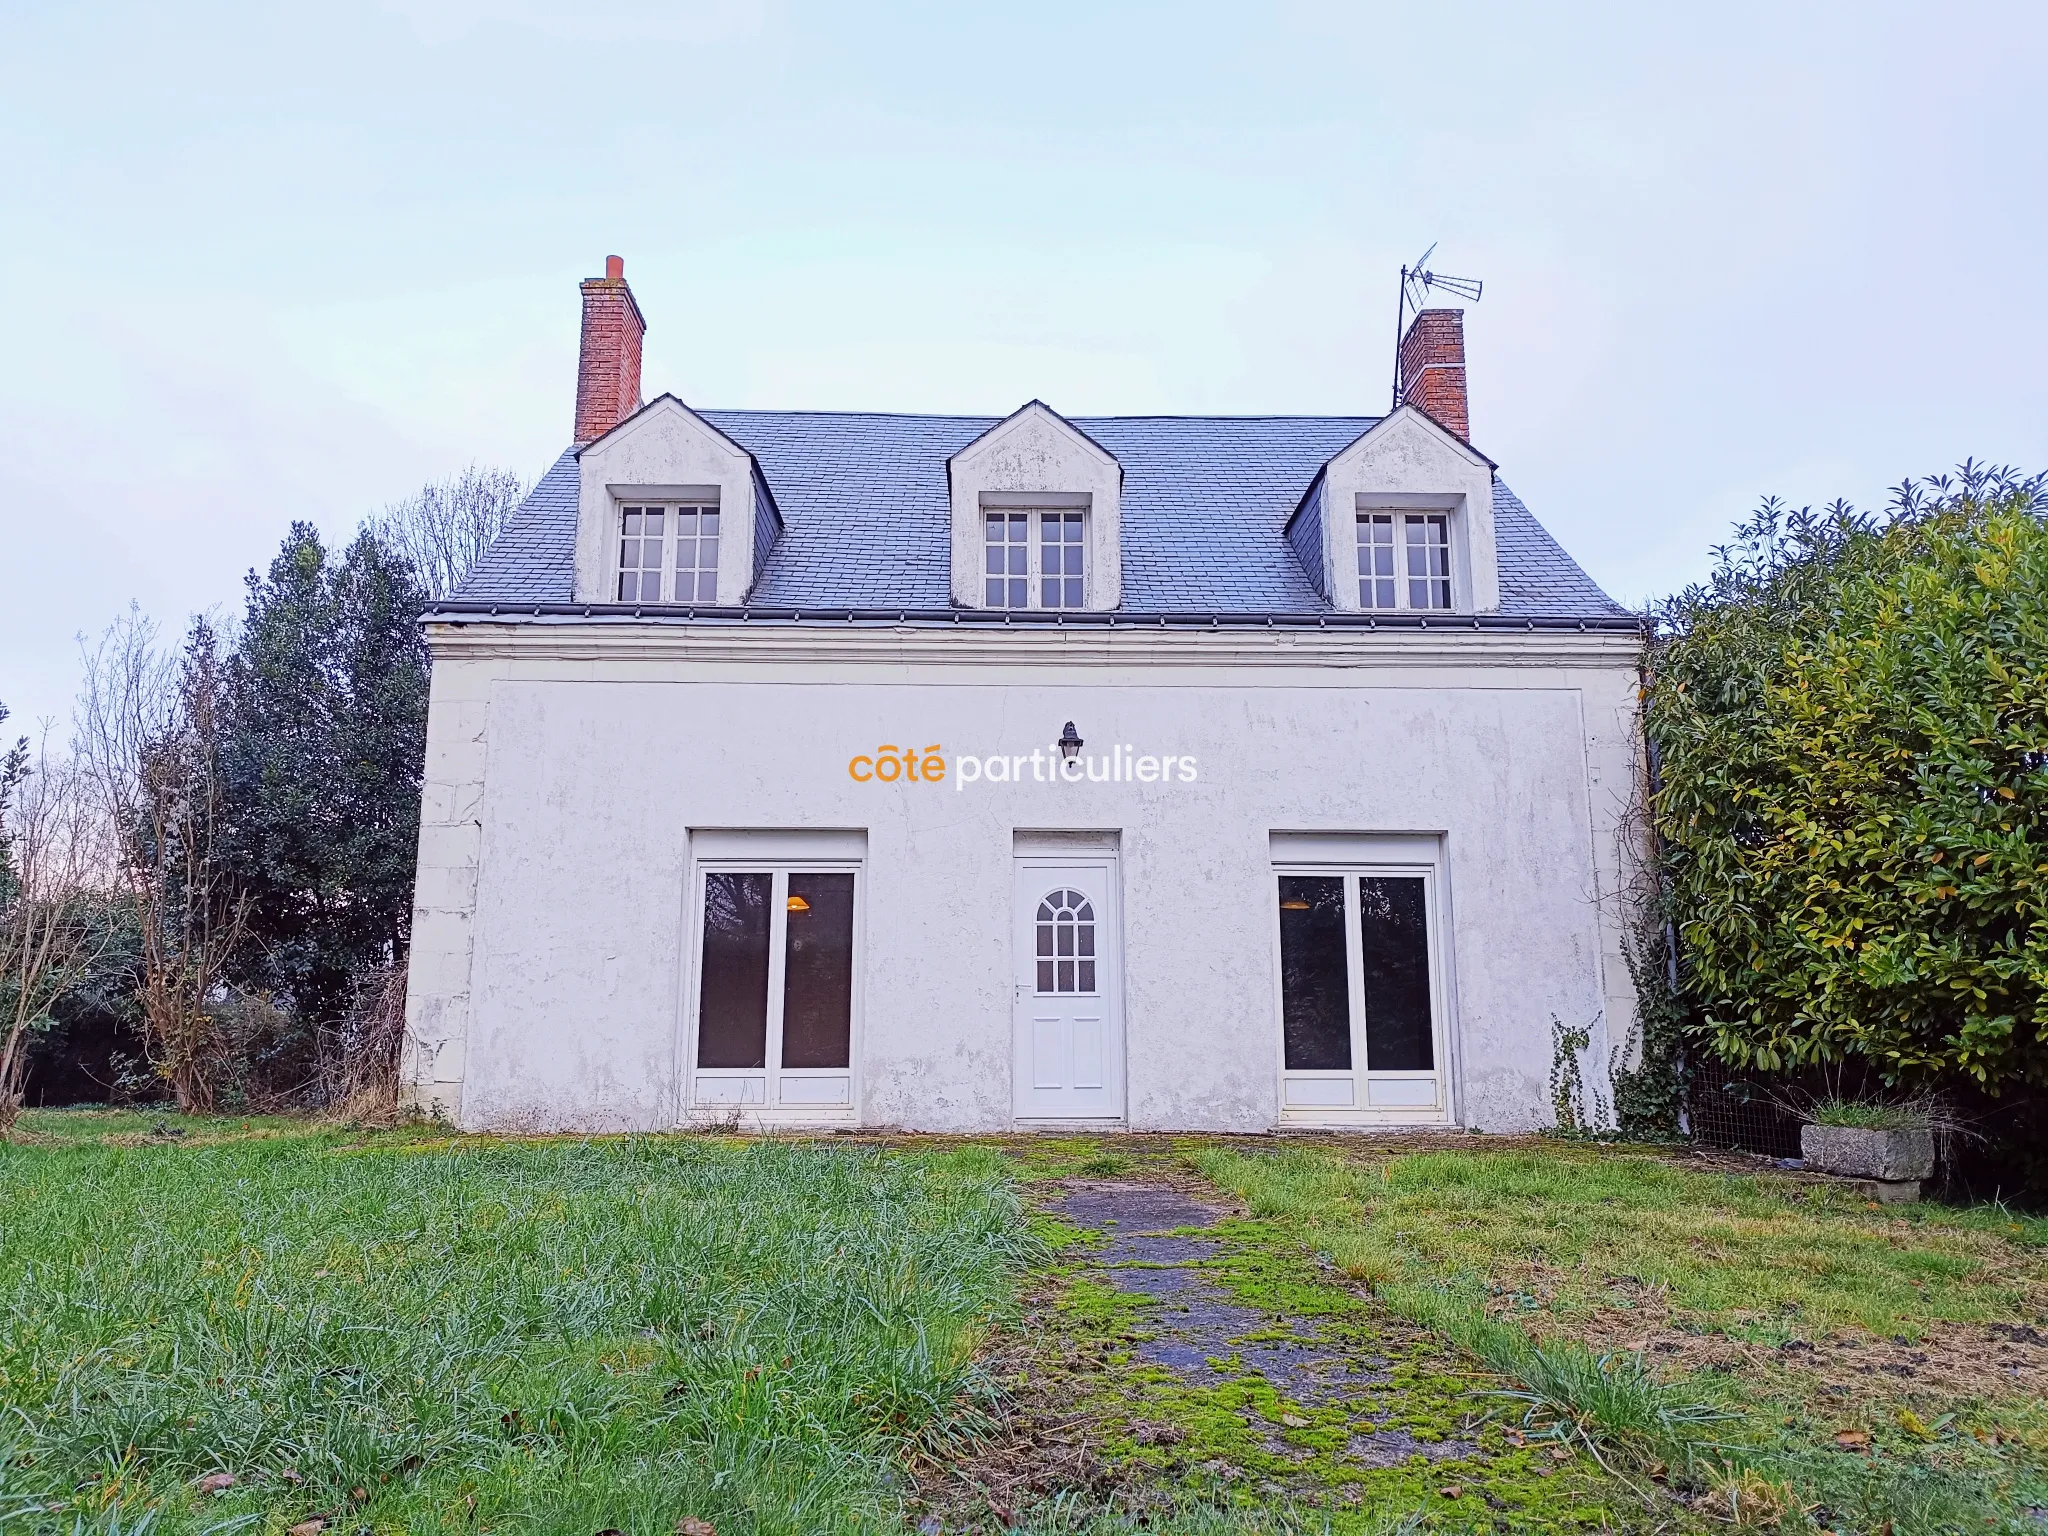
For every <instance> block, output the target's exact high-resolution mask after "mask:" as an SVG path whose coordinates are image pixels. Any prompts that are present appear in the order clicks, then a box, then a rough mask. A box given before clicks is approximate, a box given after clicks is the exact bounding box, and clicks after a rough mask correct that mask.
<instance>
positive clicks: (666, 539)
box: [609, 492, 730, 608]
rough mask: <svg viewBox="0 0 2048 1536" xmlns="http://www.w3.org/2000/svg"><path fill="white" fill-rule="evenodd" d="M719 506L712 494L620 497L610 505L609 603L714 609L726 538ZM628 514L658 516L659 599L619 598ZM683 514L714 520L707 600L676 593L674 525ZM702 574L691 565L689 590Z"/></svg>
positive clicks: (677, 572)
mask: <svg viewBox="0 0 2048 1536" xmlns="http://www.w3.org/2000/svg"><path fill="white" fill-rule="evenodd" d="M719 502H720V498H719V497H718V495H717V494H716V493H715V492H714V493H713V494H711V495H708V496H706V495H691V496H665V497H664V496H647V497H636V498H626V497H621V498H619V499H618V500H616V501H614V502H613V504H612V531H611V547H610V552H609V553H610V560H611V587H610V590H611V594H612V595H611V601H612V602H615V603H630V604H632V605H634V606H635V607H638V606H640V605H642V604H659V605H660V606H662V607H664V608H692V607H706V606H712V605H715V604H716V603H717V601H718V572H719V565H721V564H723V562H724V560H725V551H726V544H727V541H728V539H729V537H730V530H729V529H728V528H727V524H728V522H729V521H730V519H728V518H727V517H726V516H725V509H724V508H723V507H722V506H721V505H720V504H719ZM629 512H640V513H646V512H659V513H661V514H662V547H661V569H660V575H661V595H660V596H659V597H625V596H622V595H621V594H620V591H619V588H620V586H621V584H622V583H623V582H624V580H625V576H626V568H625V562H624V559H623V554H624V551H623V549H622V545H623V544H624V541H625V537H626V534H625V525H626V514H627V513H629ZM685 512H689V513H705V512H709V513H711V514H712V515H713V516H715V517H716V518H717V519H718V535H717V537H718V560H717V562H715V563H714V564H713V565H712V567H711V570H710V572H709V574H710V577H711V594H712V595H711V596H710V597H699V596H697V595H696V593H695V591H694V590H693V591H692V593H691V595H690V596H688V597H683V596H679V595H678V594H677V592H676V582H677V580H678V578H679V576H680V574H681V572H680V569H679V568H678V566H677V564H676V554H677V548H678V546H679V545H680V544H681V542H682V541H681V539H680V538H679V537H678V529H677V524H678V519H679V517H680V514H682V513H685ZM691 542H692V543H693V544H697V543H700V542H701V541H700V540H699V539H698V538H697V537H696V536H694V535H693V536H692V540H691ZM704 574H705V572H704V570H703V568H702V567H701V566H696V565H692V566H691V567H690V575H691V586H692V588H693V589H694V588H695V586H696V585H697V578H698V577H700V576H702V575H704Z"/></svg>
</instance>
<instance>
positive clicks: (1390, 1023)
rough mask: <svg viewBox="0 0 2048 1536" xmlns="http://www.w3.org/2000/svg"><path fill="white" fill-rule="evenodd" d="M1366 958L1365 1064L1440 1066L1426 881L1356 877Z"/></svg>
mask: <svg viewBox="0 0 2048 1536" xmlns="http://www.w3.org/2000/svg"><path fill="white" fill-rule="evenodd" d="M1358 909H1359V938H1360V939H1361V940H1362V947H1363V950H1364V957H1365V1064H1366V1066H1367V1067H1368V1068H1369V1069H1372V1070H1374V1071H1380V1072H1423V1071H1428V1070H1429V1069H1430V1068H1432V1067H1434V1066H1435V1065H1436V1052H1435V1049H1434V1047H1433V1046H1432V1045H1431V1043H1430V1019H1429V931H1428V925H1427V919H1426V918H1425V916H1424V913H1425V911H1426V910H1427V907H1426V903H1425V902H1424V900H1423V893H1422V882H1421V881H1420V880H1419V879H1416V878H1414V877H1412V876H1410V877H1406V878H1393V879H1380V878H1376V877H1372V876H1366V877H1363V878H1361V879H1360V880H1359V882H1358Z"/></svg>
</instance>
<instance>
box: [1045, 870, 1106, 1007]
mask: <svg viewBox="0 0 2048 1536" xmlns="http://www.w3.org/2000/svg"><path fill="white" fill-rule="evenodd" d="M1037 926H1038V954H1037V959H1038V992H1039V995H1040V996H1041V997H1049V996H1053V995H1055V994H1058V993H1062V992H1065V993H1091V992H1093V991H1094V990H1095V907H1094V904H1093V903H1092V902H1090V901H1089V900H1088V898H1087V897H1086V896H1083V895H1082V894H1081V893H1080V892H1079V891H1069V890H1058V891H1049V892H1047V893H1046V896H1045V899H1044V900H1042V901H1041V902H1039V904H1038V917H1037Z"/></svg>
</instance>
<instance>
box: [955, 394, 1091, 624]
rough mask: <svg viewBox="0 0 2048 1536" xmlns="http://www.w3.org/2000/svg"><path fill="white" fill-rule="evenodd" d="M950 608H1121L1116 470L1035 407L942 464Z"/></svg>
mask: <svg viewBox="0 0 2048 1536" xmlns="http://www.w3.org/2000/svg"><path fill="white" fill-rule="evenodd" d="M946 478H947V481H948V486H949V490H950V492H951V500H952V503H953V582H952V589H953V601H954V602H955V603H957V604H959V605H960V606H961V607H963V608H994V609H1003V610H1007V611H1013V612H1014V611H1019V610H1031V609H1037V610H1041V611H1053V612H1077V611H1100V610H1103V609H1110V608H1115V607H1116V606H1117V605H1118V604H1119V603H1120V602H1121V601H1122V589H1123V558H1122V550H1121V548H1120V540H1121V538H1122V519H1121V507H1122V499H1123V483H1124V471H1123V466H1122V465H1121V464H1119V463H1118V462H1117V460H1116V456H1115V455H1114V454H1112V453H1110V452H1109V451H1108V450H1107V449H1106V448H1104V447H1103V446H1102V445H1101V444H1100V443H1098V442H1096V441H1095V440H1094V439H1093V438H1092V437H1090V436H1088V434H1087V433H1085V432H1083V431H1082V430H1081V429H1080V428H1079V427H1077V426H1075V425H1074V424H1073V423H1072V422H1070V421H1068V420H1067V419H1066V418H1065V417H1063V416H1061V415H1060V414H1059V413H1058V412H1057V411H1054V410H1053V409H1052V408H1051V407H1049V406H1047V405H1045V404H1043V403H1042V402H1040V401H1037V400H1033V401H1031V402H1030V403H1029V404H1027V405H1025V406H1024V407H1023V408H1021V409H1020V410H1018V411H1016V412H1014V413H1012V414H1011V415H1009V416H1006V417H1004V418H1003V419H1002V420H1001V421H999V422H997V423H996V424H995V425H994V426H992V427H990V428H989V429H988V430H987V431H986V432H984V433H982V434H981V436H979V437H977V438H975V439H974V441H973V442H971V443H969V444H968V445H967V446H966V447H964V448H962V449H961V450H960V451H959V452H957V453H955V454H954V455H953V456H952V457H951V458H949V459H948V460H947V461H946Z"/></svg>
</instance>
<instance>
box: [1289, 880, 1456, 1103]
mask: <svg viewBox="0 0 2048 1536" xmlns="http://www.w3.org/2000/svg"><path fill="white" fill-rule="evenodd" d="M1434 878H1435V877H1434V873H1433V871H1431V870H1429V869H1428V868H1419V869H1414V870H1412V871H1410V870H1406V869H1401V868H1399V867H1398V866H1395V867H1381V868H1378V869H1374V868H1371V867H1367V868H1358V867H1356V866H1354V867H1353V868H1352V869H1349V870H1345V869H1327V868H1326V869H1312V868H1310V869H1295V870H1289V869H1286V868H1284V867H1283V868H1282V869H1281V870H1279V871H1278V872H1277V876H1276V881H1275V886H1276V896H1277V898H1278V906H1279V939H1280V945H1279V956H1280V1034H1281V1044H1280V1050H1281V1073H1282V1078H1283V1098H1282V1106H1283V1108H1284V1109H1289V1110H1293V1111H1306V1112H1310V1113H1322V1112H1328V1111H1338V1112H1344V1111H1366V1110H1393V1111H1396V1112H1399V1113H1402V1114H1416V1113H1423V1112H1429V1111H1435V1110H1439V1109H1441V1107H1442V1105H1443V1104H1444V1102H1445V1101H1444V1097H1443V1083H1442V1072H1441V1067H1442V1062H1441V1060H1440V1053H1441V1049H1442V1047H1441V1028H1440V1026H1441V1020H1440V1018H1439V1017H1438V1014H1439V1011H1440V1003H1439V1000H1438V991H1437V983H1436V979H1435V977H1436V969H1435V961H1434V948H1435V944H1436V942H1437V936H1436V934H1435V933H1434V932H1433V927H1434V922H1435V919H1434V917H1433V913H1434V910H1435V897H1434V889H1433V881H1434Z"/></svg>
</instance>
